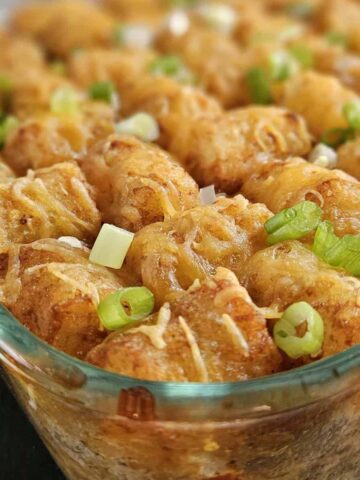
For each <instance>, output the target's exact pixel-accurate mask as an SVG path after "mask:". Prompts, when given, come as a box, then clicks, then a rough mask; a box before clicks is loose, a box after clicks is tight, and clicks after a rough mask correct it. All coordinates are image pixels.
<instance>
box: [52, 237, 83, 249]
mask: <svg viewBox="0 0 360 480" xmlns="http://www.w3.org/2000/svg"><path fill="white" fill-rule="evenodd" d="M58 242H61V243H66V244H67V245H70V247H74V248H84V244H83V243H82V242H81V241H80V240H79V239H78V238H76V237H60V238H58Z"/></svg>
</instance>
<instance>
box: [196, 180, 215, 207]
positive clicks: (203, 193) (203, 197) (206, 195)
mask: <svg viewBox="0 0 360 480" xmlns="http://www.w3.org/2000/svg"><path fill="white" fill-rule="evenodd" d="M199 196H200V203H201V204H202V205H212V204H213V203H214V202H215V200H216V193H215V187H214V185H209V186H208V187H204V188H201V189H200V193H199Z"/></svg>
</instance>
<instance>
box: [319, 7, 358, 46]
mask: <svg viewBox="0 0 360 480" xmlns="http://www.w3.org/2000/svg"><path fill="white" fill-rule="evenodd" d="M315 23H316V25H317V26H318V27H319V28H320V29H321V30H323V31H324V32H337V33H340V34H343V35H344V36H345V38H346V39H347V41H348V43H349V46H350V47H351V48H353V49H354V50H357V51H360V31H359V23H360V4H359V3H358V2H357V1H356V0H355V1H353V0H322V2H321V4H320V5H319V8H318V9H317V16H316V19H315Z"/></svg>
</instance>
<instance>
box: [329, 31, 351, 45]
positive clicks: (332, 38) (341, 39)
mask: <svg viewBox="0 0 360 480" xmlns="http://www.w3.org/2000/svg"><path fill="white" fill-rule="evenodd" d="M326 39H327V41H328V42H329V43H330V44H331V45H340V46H342V47H347V45H348V39H347V37H346V35H345V34H344V33H340V32H327V34H326Z"/></svg>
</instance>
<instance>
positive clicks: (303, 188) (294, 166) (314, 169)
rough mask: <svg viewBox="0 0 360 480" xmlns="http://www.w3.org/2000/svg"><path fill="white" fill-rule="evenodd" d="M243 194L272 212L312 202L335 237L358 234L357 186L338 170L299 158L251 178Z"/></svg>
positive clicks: (359, 196)
mask: <svg viewBox="0 0 360 480" xmlns="http://www.w3.org/2000/svg"><path fill="white" fill-rule="evenodd" d="M242 193H243V194H244V195H245V196H246V197H247V198H249V199H250V200H252V201H254V202H264V203H265V204H266V205H267V207H268V208H269V209H270V210H271V211H273V212H279V211H280V210H282V209H284V208H288V207H290V206H293V205H296V204H297V203H299V202H301V201H303V200H311V201H314V202H316V203H318V204H319V205H320V206H321V207H322V209H323V212H324V215H323V216H324V219H327V220H330V221H331V222H333V224H334V227H335V230H336V232H337V233H338V234H340V235H345V234H347V233H351V234H358V233H360V183H359V182H358V181H357V180H355V179H354V178H353V177H351V176H350V175H347V174H346V173H344V172H342V171H341V170H328V169H327V168H322V167H319V166H317V165H313V164H311V163H308V162H305V161H304V160H302V159H291V160H289V161H287V162H286V163H285V164H284V163H281V162H277V163H276V162H275V163H274V164H269V165H266V166H265V167H264V169H263V171H262V173H261V174H259V175H254V176H253V177H252V178H250V179H249V181H248V182H246V183H245V185H244V187H243V189H242Z"/></svg>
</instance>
